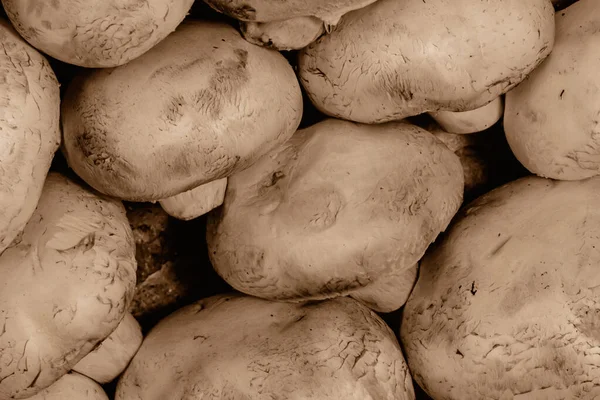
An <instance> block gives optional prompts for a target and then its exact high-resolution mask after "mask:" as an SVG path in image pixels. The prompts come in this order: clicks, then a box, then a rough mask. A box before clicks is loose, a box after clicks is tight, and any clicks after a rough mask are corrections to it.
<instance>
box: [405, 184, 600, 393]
mask: <svg viewBox="0 0 600 400" xmlns="http://www.w3.org/2000/svg"><path fill="white" fill-rule="evenodd" d="M599 201H600V178H592V179H589V180H584V181H552V180H549V179H544V178H540V177H536V176H528V177H525V178H521V179H519V180H517V181H513V182H511V183H508V184H507V185H504V186H502V187H500V188H497V189H495V190H493V191H492V192H489V193H487V194H485V195H484V196H482V197H480V198H479V199H477V200H476V201H475V202H473V203H471V204H469V205H468V206H466V207H465V208H464V209H463V211H461V214H459V215H458V216H457V217H456V218H455V220H454V222H453V223H452V225H451V227H450V228H449V229H448V231H447V233H446V235H445V236H444V237H443V238H441V239H440V240H438V241H437V242H436V244H434V245H433V246H432V247H431V248H430V250H429V251H428V252H427V254H426V255H425V257H424V258H423V260H422V261H421V264H420V272H419V279H418V281H417V284H416V286H415V288H414V290H413V292H412V293H411V295H410V297H409V299H408V302H407V303H406V306H405V308H404V312H403V320H402V324H401V328H400V334H401V339H402V344H403V348H404V350H405V354H406V357H407V361H408V364H409V367H410V369H411V372H412V374H413V377H414V378H415V380H416V381H417V382H418V383H419V385H420V386H421V387H422V388H424V389H425V390H426V391H427V392H428V394H429V395H430V396H431V397H432V398H434V399H436V400H438V399H439V400H454V399H456V400H459V399H460V400H463V399H481V398H485V399H498V400H504V399H536V400H542V399H595V398H598V396H600V386H598V384H597V382H598V381H599V380H600V372H599V371H600V370H599V367H600V359H599V357H598V351H599V349H600V335H599V334H598V313H599V312H600V307H599V305H598V295H599V294H600V292H599V288H600V275H599V274H598V265H599V263H600V210H599V209H598V207H597V204H598V202H599Z"/></svg>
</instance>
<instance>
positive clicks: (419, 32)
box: [298, 0, 554, 123]
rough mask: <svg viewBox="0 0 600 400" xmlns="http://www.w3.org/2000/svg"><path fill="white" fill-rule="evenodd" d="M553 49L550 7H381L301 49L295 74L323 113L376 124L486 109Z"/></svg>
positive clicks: (474, 0)
mask: <svg viewBox="0 0 600 400" xmlns="http://www.w3.org/2000/svg"><path fill="white" fill-rule="evenodd" d="M553 42H554V8H553V7H552V4H551V2H550V0H529V1H522V0H497V1H479V0H427V1H423V0H402V1H398V0H379V1H376V2H375V3H373V4H370V5H368V6H366V7H364V8H361V9H359V10H355V11H351V12H349V13H348V14H346V15H344V16H343V17H342V19H341V20H340V23H339V24H338V25H337V26H336V27H335V28H334V29H333V30H332V31H331V32H330V33H329V34H328V35H324V36H322V37H321V38H320V39H318V40H317V41H316V42H314V43H312V44H310V45H309V46H307V47H305V48H304V49H302V50H301V51H300V53H299V59H298V72H299V76H300V81H301V83H302V85H303V86H304V88H305V89H306V93H307V95H308V96H309V98H310V99H311V101H312V102H313V103H314V104H315V106H316V107H317V108H318V109H319V110H320V111H322V112H323V113H325V114H327V115H329V116H333V117H338V118H342V119H346V120H351V121H357V122H363V123H380V122H386V121H392V120H400V119H403V118H406V117H409V116H413V115H418V114H421V113H424V112H432V111H433V112H435V111H469V110H473V109H476V108H479V107H482V106H483V105H485V104H488V103H489V102H491V101H492V100H494V99H496V98H497V97H498V96H499V95H501V94H503V93H506V92H507V91H508V90H510V89H511V88H512V87H514V86H515V85H517V84H518V83H519V82H521V81H522V80H523V79H524V78H525V76H526V75H527V74H528V73H530V72H531V71H532V70H533V69H534V68H535V67H536V66H537V65H539V63H540V62H541V61H542V60H543V59H544V58H545V57H547V56H548V54H549V53H550V51H551V50H552V46H553Z"/></svg>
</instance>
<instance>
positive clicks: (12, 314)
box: [0, 172, 136, 400]
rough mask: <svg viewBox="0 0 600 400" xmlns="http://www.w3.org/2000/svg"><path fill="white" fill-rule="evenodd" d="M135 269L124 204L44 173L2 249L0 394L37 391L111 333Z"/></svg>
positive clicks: (121, 314)
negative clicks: (36, 197) (35, 197)
mask: <svg viewBox="0 0 600 400" xmlns="http://www.w3.org/2000/svg"><path fill="white" fill-rule="evenodd" d="M135 268H136V264H135V244H134V242H133V236H132V233H131V228H130V227H129V224H128V222H127V218H126V214H125V208H124V207H123V205H122V204H121V203H120V202H119V201H117V200H115V199H111V198H107V197H101V196H100V195H98V194H96V193H94V192H91V191H90V190H88V189H87V188H85V187H83V186H81V185H79V184H78V183H76V182H75V181H73V180H70V179H69V178H67V177H65V176H63V175H59V174H57V173H55V172H51V173H50V174H48V177H47V179H46V182H45V184H44V188H43V191H42V196H41V198H40V201H39V203H38V207H37V209H36V211H35V212H34V214H33V216H32V217H31V219H30V220H29V222H28V223H27V225H26V226H25V229H24V230H23V232H22V234H21V235H20V236H19V237H17V238H16V239H15V241H14V242H13V243H12V244H11V245H10V246H9V247H8V248H7V249H6V250H5V251H4V253H2V255H0V270H1V271H2V274H3V279H2V283H1V288H0V399H2V400H4V399H23V398H28V397H30V396H33V395H35V394H36V393H38V392H40V391H41V390H43V389H45V388H47V387H48V386H50V385H51V384H52V383H54V382H55V381H56V380H58V379H59V378H60V377H61V376H63V375H64V374H65V373H67V372H68V371H69V370H70V369H71V368H72V367H73V366H74V365H75V364H77V362H78V361H79V360H80V359H82V358H83V357H84V356H85V355H87V353H89V352H90V351H91V350H92V349H93V348H94V347H95V346H96V344H97V343H99V342H100V341H102V340H103V339H104V338H106V337H107V336H109V335H110V334H111V333H112V332H113V331H114V330H115V328H116V327H117V326H118V325H119V323H120V322H121V319H122V318H123V317H124V316H125V313H126V311H127V308H128V306H129V303H130V301H131V298H132V296H133V291H134V289H135Z"/></svg>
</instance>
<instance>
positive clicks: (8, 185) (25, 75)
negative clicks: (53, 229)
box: [0, 19, 61, 253]
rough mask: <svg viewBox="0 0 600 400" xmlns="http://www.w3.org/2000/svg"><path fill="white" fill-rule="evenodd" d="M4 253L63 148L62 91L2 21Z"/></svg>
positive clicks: (0, 229) (0, 245)
mask: <svg viewBox="0 0 600 400" xmlns="http://www.w3.org/2000/svg"><path fill="white" fill-rule="evenodd" d="M0 46H1V47H2V50H3V51H1V52H0V93H1V94H0V210H2V211H1V212H0V253H2V251H3V250H4V249H5V248H6V247H8V245H9V244H10V243H11V242H12V241H13V239H14V238H15V237H16V236H17V234H18V233H19V232H20V231H22V230H23V228H24V227H25V224H26V223H27V221H28V220H29V218H31V214H33V211H34V210H35V207H36V205H37V202H38V199H39V197H40V195H41V192H42V186H43V185H44V179H45V178H46V175H47V173H48V170H49V168H50V163H51V162H52V158H53V157H54V153H55V152H56V150H57V149H58V146H59V145H60V140H61V138H60V130H59V113H60V90H59V86H58V81H57V80H56V76H55V75H54V72H53V71H52V68H51V67H50V65H49V64H48V61H47V60H46V59H45V58H44V57H43V56H42V55H41V54H40V53H39V52H38V51H37V50H35V49H34V48H33V47H31V46H30V45H29V44H27V42H25V41H24V40H23V39H22V38H21V37H20V36H19V35H18V34H17V32H16V31H15V30H14V29H13V28H12V26H11V25H10V24H9V23H8V21H6V20H4V19H0Z"/></svg>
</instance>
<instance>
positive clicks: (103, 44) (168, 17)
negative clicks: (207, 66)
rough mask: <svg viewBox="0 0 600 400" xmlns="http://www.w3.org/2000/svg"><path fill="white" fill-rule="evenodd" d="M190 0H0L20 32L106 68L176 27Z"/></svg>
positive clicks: (74, 60)
mask: <svg viewBox="0 0 600 400" xmlns="http://www.w3.org/2000/svg"><path fill="white" fill-rule="evenodd" d="M193 2H194V1H193V0H118V1H115V0H105V1H97V0H52V1H38V0H2V4H3V5H4V9H5V10H6V13H7V14H8V17H9V18H10V20H11V22H12V23H13V25H14V26H15V28H16V29H17V31H19V33H20V34H21V35H22V36H23V37H24V38H25V39H26V40H27V41H28V42H29V43H31V44H32V45H33V46H34V47H36V48H37V49H39V50H41V51H43V52H44V53H46V54H48V55H50V56H52V57H54V58H56V59H58V60H61V61H63V62H66V63H69V64H74V65H79V66H83V67H93V68H108V67H116V66H118V65H123V64H125V63H127V62H129V61H131V60H133V59H134V58H137V57H139V56H140V55H142V54H143V53H145V52H146V51H148V50H150V49H151V48H152V47H153V46H154V45H156V44H157V43H158V42H160V41H161V40H163V39H164V38H165V37H166V36H167V35H169V34H170V33H171V32H172V31H174V30H175V28H176V27H177V25H179V24H180V23H181V22H182V21H183V19H184V18H185V16H186V14H187V12H188V11H189V10H190V8H191V6H192V4H193Z"/></svg>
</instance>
